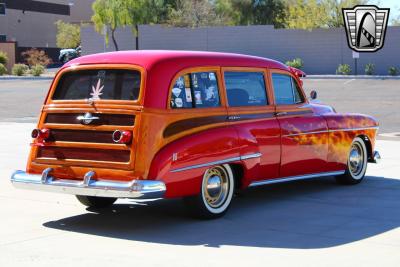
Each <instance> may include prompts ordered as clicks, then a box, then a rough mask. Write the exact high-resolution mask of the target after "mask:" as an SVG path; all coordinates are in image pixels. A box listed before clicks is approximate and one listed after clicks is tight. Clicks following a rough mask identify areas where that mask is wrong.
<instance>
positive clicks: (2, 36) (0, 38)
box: [0, 34, 7, 42]
mask: <svg viewBox="0 0 400 267" xmlns="http://www.w3.org/2000/svg"><path fill="white" fill-rule="evenodd" d="M6 41H7V36H6V35H4V34H0V42H6Z"/></svg>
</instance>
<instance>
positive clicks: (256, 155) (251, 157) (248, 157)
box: [240, 153, 262, 160]
mask: <svg viewBox="0 0 400 267" xmlns="http://www.w3.org/2000/svg"><path fill="white" fill-rule="evenodd" d="M261 156H262V154H261V153H254V154H249V155H244V156H241V157H240V160H246V159H254V158H259V157H261Z"/></svg>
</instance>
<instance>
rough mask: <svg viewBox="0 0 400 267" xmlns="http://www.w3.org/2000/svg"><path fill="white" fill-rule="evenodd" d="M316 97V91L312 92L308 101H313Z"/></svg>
mask: <svg viewBox="0 0 400 267" xmlns="http://www.w3.org/2000/svg"><path fill="white" fill-rule="evenodd" d="M317 96H318V94H317V91H315V90H312V91H311V93H310V99H311V100H315V99H317Z"/></svg>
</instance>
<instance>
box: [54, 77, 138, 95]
mask: <svg viewBox="0 0 400 267" xmlns="http://www.w3.org/2000/svg"><path fill="white" fill-rule="evenodd" d="M140 79H141V75H140V72H139V71H136V70H114V69H112V70H107V69H103V70H99V69H96V70H82V71H74V72H68V73H65V74H64V75H63V76H62V77H61V79H60V81H59V83H58V85H57V88H56V90H55V92H54V95H53V100H78V99H92V100H102V99H103V100H137V99H138V97H139V91H140Z"/></svg>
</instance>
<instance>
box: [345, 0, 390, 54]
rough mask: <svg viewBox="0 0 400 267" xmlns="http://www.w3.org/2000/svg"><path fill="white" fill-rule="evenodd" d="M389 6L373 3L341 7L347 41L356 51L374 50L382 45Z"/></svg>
mask: <svg viewBox="0 0 400 267" xmlns="http://www.w3.org/2000/svg"><path fill="white" fill-rule="evenodd" d="M389 11H390V8H379V7H377V6H374V5H362V6H355V7H353V8H343V9H342V12H343V19H344V25H345V28H346V35H347V43H348V44H349V47H350V48H351V49H353V50H354V51H357V52H375V51H378V50H379V49H381V48H382V47H383V44H384V41H385V35H386V27H387V23H388V18H389Z"/></svg>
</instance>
